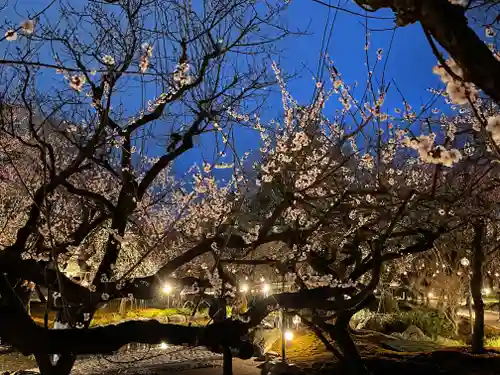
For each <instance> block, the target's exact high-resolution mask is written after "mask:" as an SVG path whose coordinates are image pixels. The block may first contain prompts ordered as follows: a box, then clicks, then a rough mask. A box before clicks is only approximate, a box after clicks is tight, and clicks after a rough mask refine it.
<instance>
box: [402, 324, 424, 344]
mask: <svg viewBox="0 0 500 375" xmlns="http://www.w3.org/2000/svg"><path fill="white" fill-rule="evenodd" d="M401 337H402V338H404V339H405V340H413V341H430V338H429V337H428V336H426V335H425V333H423V332H422V330H421V329H420V328H418V327H417V326H414V325H411V326H409V327H408V328H407V329H406V331H404V332H403V333H402V334H401Z"/></svg>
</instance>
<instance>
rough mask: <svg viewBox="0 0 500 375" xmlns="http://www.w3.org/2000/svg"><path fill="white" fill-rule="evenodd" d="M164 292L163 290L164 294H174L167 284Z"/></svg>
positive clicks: (164, 286)
mask: <svg viewBox="0 0 500 375" xmlns="http://www.w3.org/2000/svg"><path fill="white" fill-rule="evenodd" d="M162 290H163V293H165V294H170V293H172V286H171V285H169V284H165V285H163V289H162Z"/></svg>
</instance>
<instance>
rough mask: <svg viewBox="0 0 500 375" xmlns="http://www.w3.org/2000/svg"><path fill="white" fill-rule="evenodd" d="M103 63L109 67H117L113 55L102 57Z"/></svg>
mask: <svg viewBox="0 0 500 375" xmlns="http://www.w3.org/2000/svg"><path fill="white" fill-rule="evenodd" d="M102 62H103V63H104V64H106V65H109V66H111V65H115V59H114V57H113V56H111V55H104V56H103V57H102Z"/></svg>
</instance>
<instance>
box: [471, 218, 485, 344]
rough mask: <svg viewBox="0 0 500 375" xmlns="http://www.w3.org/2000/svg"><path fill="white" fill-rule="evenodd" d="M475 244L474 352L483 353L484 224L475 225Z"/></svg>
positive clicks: (473, 294)
mask: <svg viewBox="0 0 500 375" xmlns="http://www.w3.org/2000/svg"><path fill="white" fill-rule="evenodd" d="M474 230H475V233H474V242H473V249H472V250H473V253H472V277H471V281H470V284H471V285H470V286H471V294H472V299H473V301H474V315H475V319H474V332H473V334H472V351H473V352H474V353H482V352H483V351H484V303H483V296H482V295H481V289H482V285H483V263H484V251H483V246H482V242H483V236H484V223H476V224H475V225H474Z"/></svg>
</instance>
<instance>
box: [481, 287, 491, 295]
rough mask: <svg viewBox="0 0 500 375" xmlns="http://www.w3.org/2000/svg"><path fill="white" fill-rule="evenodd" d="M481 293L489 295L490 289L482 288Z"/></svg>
mask: <svg viewBox="0 0 500 375" xmlns="http://www.w3.org/2000/svg"><path fill="white" fill-rule="evenodd" d="M482 292H483V294H490V293H491V289H490V288H483V290H482Z"/></svg>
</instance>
